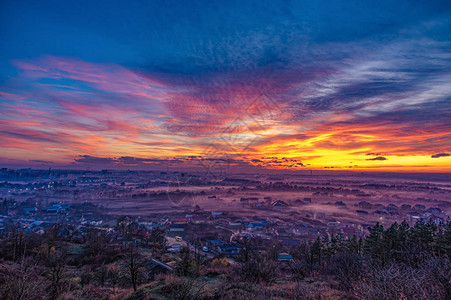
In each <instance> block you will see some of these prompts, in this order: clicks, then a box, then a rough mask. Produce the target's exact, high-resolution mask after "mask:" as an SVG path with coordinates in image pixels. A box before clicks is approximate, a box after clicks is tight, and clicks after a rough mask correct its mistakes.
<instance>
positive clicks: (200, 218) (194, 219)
mask: <svg viewBox="0 0 451 300" xmlns="http://www.w3.org/2000/svg"><path fill="white" fill-rule="evenodd" d="M190 220H191V223H193V224H205V223H207V219H206V218H205V217H204V216H198V215H195V216H192V217H191V218H190Z"/></svg>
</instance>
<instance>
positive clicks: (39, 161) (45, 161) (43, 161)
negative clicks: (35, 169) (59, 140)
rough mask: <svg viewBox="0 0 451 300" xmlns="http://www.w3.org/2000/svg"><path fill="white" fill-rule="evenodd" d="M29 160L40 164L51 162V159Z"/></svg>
mask: <svg viewBox="0 0 451 300" xmlns="http://www.w3.org/2000/svg"><path fill="white" fill-rule="evenodd" d="M30 162H35V163H40V164H46V165H47V164H53V161H49V160H40V159H30Z"/></svg>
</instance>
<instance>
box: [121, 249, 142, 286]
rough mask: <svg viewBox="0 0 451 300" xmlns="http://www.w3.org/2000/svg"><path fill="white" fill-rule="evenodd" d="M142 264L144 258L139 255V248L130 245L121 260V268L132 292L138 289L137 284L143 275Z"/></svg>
mask: <svg viewBox="0 0 451 300" xmlns="http://www.w3.org/2000/svg"><path fill="white" fill-rule="evenodd" d="M144 264H145V261H144V257H143V256H142V255H141V252H140V251H139V248H138V247H136V246H134V245H130V246H129V247H128V251H127V255H126V256H125V258H124V260H123V268H124V269H125V274H126V276H127V277H128V279H129V280H130V283H131V285H132V287H133V290H134V291H136V290H137V289H138V282H139V279H140V277H141V276H142V274H143V267H144Z"/></svg>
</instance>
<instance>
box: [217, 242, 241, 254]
mask: <svg viewBox="0 0 451 300" xmlns="http://www.w3.org/2000/svg"><path fill="white" fill-rule="evenodd" d="M216 249H217V251H218V253H220V254H225V255H238V253H239V252H240V249H241V247H240V245H239V244H237V243H225V244H222V245H218V246H217V247H216Z"/></svg>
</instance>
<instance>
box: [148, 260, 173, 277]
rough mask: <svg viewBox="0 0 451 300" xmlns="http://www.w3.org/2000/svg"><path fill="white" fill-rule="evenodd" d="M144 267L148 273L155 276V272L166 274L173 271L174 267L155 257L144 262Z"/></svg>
mask: <svg viewBox="0 0 451 300" xmlns="http://www.w3.org/2000/svg"><path fill="white" fill-rule="evenodd" d="M145 268H146V271H147V273H148V274H150V275H153V276H155V275H156V274H166V273H170V272H173V271H174V268H173V267H171V266H169V265H167V264H165V263H163V262H161V261H159V260H156V259H151V260H149V261H147V262H146V264H145Z"/></svg>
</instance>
